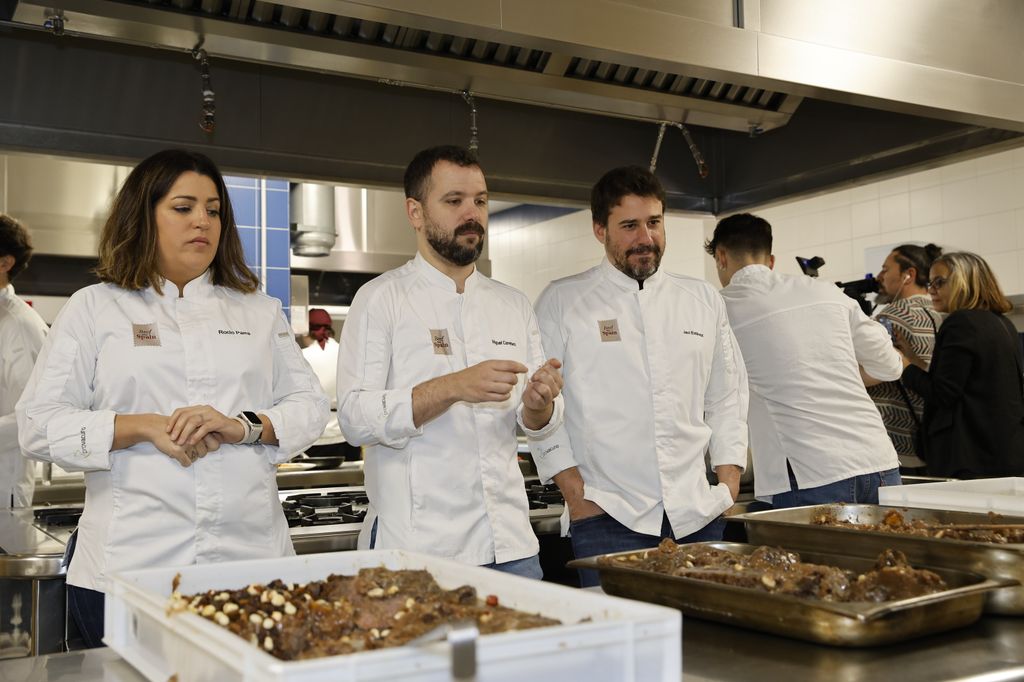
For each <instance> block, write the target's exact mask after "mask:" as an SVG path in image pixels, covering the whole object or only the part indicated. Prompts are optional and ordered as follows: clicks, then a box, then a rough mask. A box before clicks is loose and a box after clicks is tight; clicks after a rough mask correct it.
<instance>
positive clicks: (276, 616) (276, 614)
mask: <svg viewBox="0 0 1024 682" xmlns="http://www.w3.org/2000/svg"><path fill="white" fill-rule="evenodd" d="M270 617H271V618H273V619H274V621H276V622H278V623H280V622H281V619H282V618H284V616H282V615H281V612H280V611H274V612H273V613H272V614H270Z"/></svg>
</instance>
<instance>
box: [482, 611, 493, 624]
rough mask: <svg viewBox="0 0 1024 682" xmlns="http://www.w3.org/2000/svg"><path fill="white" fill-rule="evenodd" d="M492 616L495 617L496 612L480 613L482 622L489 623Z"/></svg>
mask: <svg viewBox="0 0 1024 682" xmlns="http://www.w3.org/2000/svg"><path fill="white" fill-rule="evenodd" d="M491 618H494V614H492V613H481V614H480V622H481V623H489V622H490V620H491Z"/></svg>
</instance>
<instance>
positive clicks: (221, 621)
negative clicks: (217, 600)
mask: <svg viewBox="0 0 1024 682" xmlns="http://www.w3.org/2000/svg"><path fill="white" fill-rule="evenodd" d="M213 619H214V620H215V621H217V625H221V626H227V624H228V623H230V622H231V619H230V618H228V617H227V616H225V615H224V614H223V613H215V614H214V615H213Z"/></svg>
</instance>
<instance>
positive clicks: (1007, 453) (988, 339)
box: [903, 310, 1024, 478]
mask: <svg viewBox="0 0 1024 682" xmlns="http://www.w3.org/2000/svg"><path fill="white" fill-rule="evenodd" d="M1022 362H1024V361H1022V359H1021V352H1020V342H1019V341H1018V336H1017V331H1016V330H1015V329H1014V328H1013V325H1012V324H1011V323H1010V321H1009V320H1007V319H1006V318H1005V317H1004V316H1003V315H998V314H996V313H993V312H990V311H988V310H958V311H956V312H955V313H953V314H951V315H950V316H949V317H947V318H946V320H945V321H944V322H943V323H942V326H941V327H940V328H939V333H938V334H937V335H936V337H935V354H934V355H933V356H932V363H931V366H930V368H929V370H928V371H927V372H925V371H924V370H922V369H920V368H919V367H915V366H914V365H910V366H909V367H907V368H906V369H905V370H904V371H903V382H904V383H905V384H906V385H907V386H908V387H909V388H911V389H913V390H914V391H916V392H917V393H919V394H920V395H921V396H923V397H924V419H923V420H922V422H921V429H922V434H921V440H922V445H924V454H923V455H922V458H923V459H924V460H925V462H926V463H927V470H928V473H929V474H930V475H932V476H949V477H954V478H984V477H992V476H1020V475H1024V397H1022V390H1024V379H1022V377H1021V370H1022ZM919 454H920V453H919Z"/></svg>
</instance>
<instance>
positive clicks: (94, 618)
mask: <svg viewBox="0 0 1024 682" xmlns="http://www.w3.org/2000/svg"><path fill="white" fill-rule="evenodd" d="M77 544H78V531H75V532H74V533H72V534H71V537H70V538H69V539H68V546H67V547H66V548H65V549H64V559H63V561H62V563H63V565H64V567H65V568H67V567H68V566H70V565H71V558H72V557H73V556H75V546H76V545H77ZM67 590H68V613H69V614H71V618H72V619H73V620H74V621H75V625H77V626H78V631H79V632H80V633H81V635H82V642H84V643H85V648H86V649H95V648H97V647H101V646H103V611H104V608H105V606H106V604H105V602H106V596H105V595H104V594H103V593H102V592H97V591H96V590H90V589H89V588H87V587H76V586H74V585H68V586H67Z"/></svg>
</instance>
